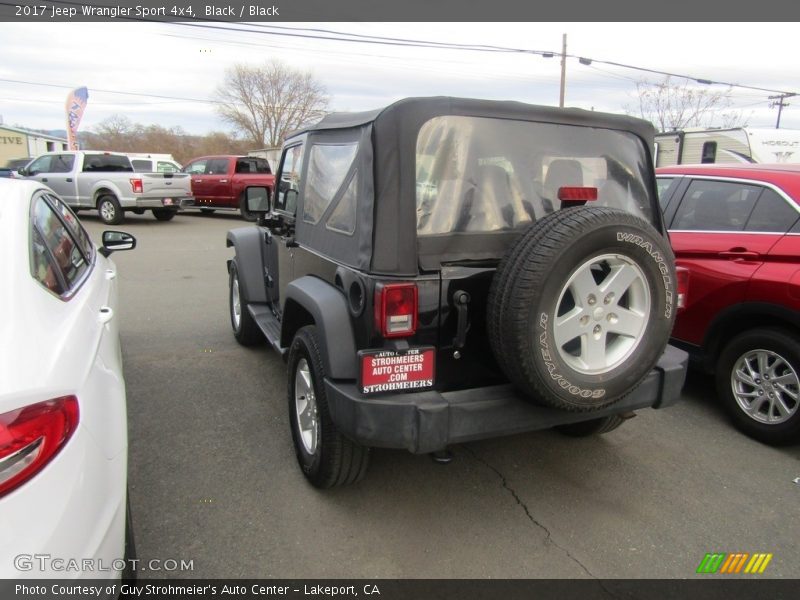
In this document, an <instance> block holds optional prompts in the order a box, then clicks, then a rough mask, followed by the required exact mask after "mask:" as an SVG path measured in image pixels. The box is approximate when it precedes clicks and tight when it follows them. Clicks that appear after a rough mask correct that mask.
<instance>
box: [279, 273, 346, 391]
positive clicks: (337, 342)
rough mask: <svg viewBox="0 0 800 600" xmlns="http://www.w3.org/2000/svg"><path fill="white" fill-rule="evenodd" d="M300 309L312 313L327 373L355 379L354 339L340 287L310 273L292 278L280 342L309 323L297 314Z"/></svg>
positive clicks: (284, 342) (289, 340)
mask: <svg viewBox="0 0 800 600" xmlns="http://www.w3.org/2000/svg"><path fill="white" fill-rule="evenodd" d="M303 311H305V313H307V314H308V315H310V316H311V318H312V319H313V322H314V324H315V325H316V327H317V330H318V331H319V340H320V345H321V348H320V349H319V350H320V354H321V355H322V362H323V364H324V366H325V373H326V374H327V375H328V377H330V378H331V379H356V378H357V377H358V356H357V354H356V343H355V338H354V335H353V327H352V325H351V316H350V311H349V310H348V308H347V300H346V298H345V296H344V294H343V293H342V292H341V290H339V289H337V288H336V287H334V286H333V285H331V284H330V283H327V282H325V281H323V280H322V279H318V278H316V277H312V276H310V275H306V276H303V277H300V278H298V279H295V280H294V281H292V282H291V283H290V284H289V285H288V286H287V288H286V297H285V299H284V302H283V321H282V328H281V346H283V347H288V346H289V345H290V344H291V343H292V338H293V337H294V334H295V331H297V329H299V326H302V325H305V324H308V322H307V320H306V321H304V320H303V317H302V316H301V315H299V314H297V313H298V312H300V313H302V312H303ZM298 325H299V326H298Z"/></svg>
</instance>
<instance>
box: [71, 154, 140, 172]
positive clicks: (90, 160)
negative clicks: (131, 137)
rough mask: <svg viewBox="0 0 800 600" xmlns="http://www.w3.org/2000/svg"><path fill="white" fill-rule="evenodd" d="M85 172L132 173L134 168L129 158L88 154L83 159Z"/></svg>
mask: <svg viewBox="0 0 800 600" xmlns="http://www.w3.org/2000/svg"><path fill="white" fill-rule="evenodd" d="M83 170H84V172H89V173H91V172H95V173H97V172H103V173H132V172H133V167H132V166H131V161H130V160H129V159H128V157H127V156H119V155H116V154H87V155H85V156H84V157H83Z"/></svg>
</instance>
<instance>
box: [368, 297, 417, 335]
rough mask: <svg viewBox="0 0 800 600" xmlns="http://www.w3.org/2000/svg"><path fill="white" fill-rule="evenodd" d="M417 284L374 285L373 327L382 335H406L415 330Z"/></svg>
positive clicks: (412, 333)
mask: <svg viewBox="0 0 800 600" xmlns="http://www.w3.org/2000/svg"><path fill="white" fill-rule="evenodd" d="M417 306H418V299H417V286H416V285H415V284H413V283H384V284H381V283H379V284H377V285H376V286H375V327H376V329H377V330H378V331H380V332H381V335H382V336H383V337H388V338H391V337H406V336H409V335H414V332H416V330H417Z"/></svg>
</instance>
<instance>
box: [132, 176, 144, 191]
mask: <svg viewBox="0 0 800 600" xmlns="http://www.w3.org/2000/svg"><path fill="white" fill-rule="evenodd" d="M131 189H132V190H133V193H134V194H141V193H142V192H143V191H144V187H143V186H142V180H141V179H131Z"/></svg>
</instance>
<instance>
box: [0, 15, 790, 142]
mask: <svg viewBox="0 0 800 600" xmlns="http://www.w3.org/2000/svg"><path fill="white" fill-rule="evenodd" d="M220 26H221V27H223V28H227V30H220V29H209V28H197V27H188V26H185V25H179V24H158V23H0V53H2V56H4V57H5V60H4V61H3V63H2V65H0V79H2V80H4V81H0V84H2V87H1V88H0V115H1V116H2V118H3V122H4V123H5V124H7V125H11V124H19V125H23V126H27V127H32V128H42V129H63V128H64V116H63V103H64V99H65V98H66V94H67V91H68V89H69V88H71V87H79V86H84V85H85V86H87V87H88V88H89V94H90V97H89V104H88V108H87V110H86V113H85V115H84V119H83V123H82V125H81V129H83V130H87V129H88V130H91V128H92V127H94V126H96V125H97V124H98V123H100V122H101V121H103V120H104V119H106V118H108V117H109V116H111V115H114V114H121V115H125V116H126V117H128V118H129V119H131V120H132V121H134V122H139V123H143V124H159V125H163V126H166V127H172V126H180V127H182V128H183V129H184V130H186V131H187V132H189V133H197V134H202V133H206V132H208V131H212V130H217V131H227V130H229V127H228V126H227V125H226V124H225V123H224V122H222V121H220V119H219V118H218V117H217V115H216V113H215V112H214V109H213V104H211V103H207V102H191V101H185V100H174V99H165V98H153V97H142V96H133V95H122V94H114V93H111V92H112V91H124V92H132V93H138V94H152V95H156V96H169V97H173V98H191V99H199V100H207V99H211V98H212V97H213V91H214V89H215V88H216V87H217V86H218V85H219V84H220V83H221V82H222V78H223V75H224V72H225V69H226V68H227V67H229V66H231V65H232V64H234V63H237V62H238V63H245V64H260V63H263V62H264V61H265V60H269V59H273V58H275V59H279V60H282V61H284V62H286V63H288V64H290V65H291V66H294V67H297V68H301V69H308V70H311V71H312V72H313V73H314V75H315V76H317V77H318V78H319V79H320V80H321V81H322V82H323V83H324V84H325V86H326V87H327V89H328V91H329V93H330V95H331V98H332V102H331V107H332V108H333V109H336V110H363V109H369V108H375V107H378V106H381V105H385V104H387V103H389V102H391V101H393V100H396V99H399V98H402V97H406V96H414V95H454V96H468V97H482V98H493V99H510V100H520V101H525V102H531V103H536V104H551V105H552V104H557V103H558V91H559V78H560V66H559V59H558V58H542V57H541V56H535V55H530V54H508V53H479V52H469V51H462V50H444V49H431V48H407V47H393V46H378V45H368V44H350V43H343V42H332V41H323V40H310V39H302V38H292V37H278V36H272V35H266V34H264V33H248V32H241V31H238V32H237V31H231V30H230V29H232V28H242V27H246V25H245V24H229V25H224V24H220ZM282 26H288V27H292V28H296V29H308V28H324V29H329V30H334V31H339V32H351V33H361V34H368V35H379V36H389V37H402V38H413V39H421V40H436V41H440V42H451V43H461V44H486V45H501V46H505V47H514V48H524V49H531V50H544V51H554V52H559V51H560V49H561V38H562V34H563V33H567V35H568V48H567V51H568V53H570V54H575V55H578V56H586V57H590V58H593V59H595V60H597V59H602V60H607V61H615V62H620V63H626V64H632V65H636V66H641V67H646V68H651V69H656V70H663V71H668V72H674V73H681V74H689V75H694V76H696V77H702V78H708V79H713V80H715V81H725V82H735V83H742V84H747V85H751V86H757V87H764V88H770V89H778V90H787V91H795V90H797V91H800V70H798V69H797V67H796V60H797V51H796V42H795V38H796V35H797V32H796V29H797V25H796V24H795V23H752V24H751V23H650V24H647V23H596V24H594V23H592V24H582V23H443V24H441V23H381V24H376V23H328V24H325V23H317V24H309V23H302V24H282ZM257 27H259V26H258V25H256V26H255V27H254V28H257ZM643 76H644V74H643V73H641V72H636V71H632V70H628V69H621V68H617V67H611V66H607V65H601V64H598V63H597V62H595V63H593V64H591V65H588V66H587V65H582V64H580V63H579V62H578V61H577V60H576V59H570V60H568V63H567V94H566V104H567V105H568V106H577V107H580V108H587V109H590V108H594V109H596V110H605V111H610V112H623V111H624V110H625V108H626V107H635V105H636V102H637V101H636V95H635V81H636V80H638V79H641V78H642V77H643ZM651 79H658V77H656V76H651ZM16 82H25V83H16ZM35 84H45V85H35ZM104 90H105V91H104ZM769 95H770V93H768V92H759V91H753V90H744V89H734V90H733V95H732V98H733V100H734V107H733V109H736V110H739V111H741V114H742V115H743V117H745V118H746V119H747V121H748V123H749V124H750V125H751V126H767V127H772V126H774V124H775V119H776V117H777V110H776V109H775V108H770V107H769V100H768V96H769ZM789 102H790V106H788V107H787V108H785V109H784V111H783V116H782V126H783V127H786V128H800V99H797V100H796V101H795V102H792V100H789Z"/></svg>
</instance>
